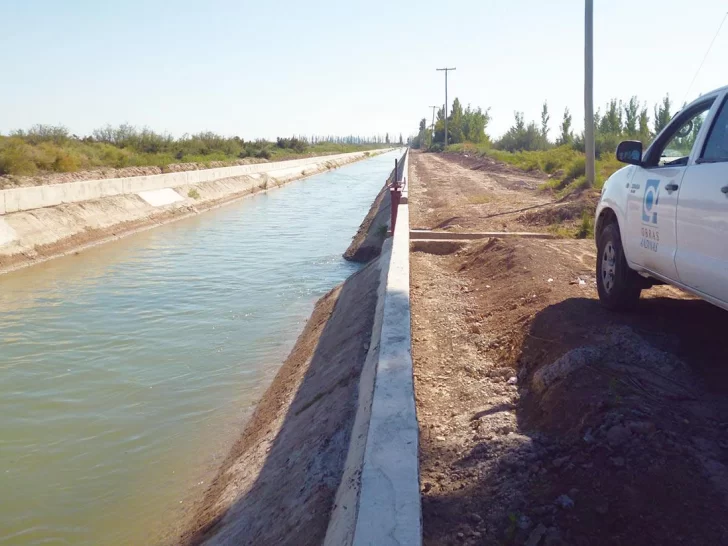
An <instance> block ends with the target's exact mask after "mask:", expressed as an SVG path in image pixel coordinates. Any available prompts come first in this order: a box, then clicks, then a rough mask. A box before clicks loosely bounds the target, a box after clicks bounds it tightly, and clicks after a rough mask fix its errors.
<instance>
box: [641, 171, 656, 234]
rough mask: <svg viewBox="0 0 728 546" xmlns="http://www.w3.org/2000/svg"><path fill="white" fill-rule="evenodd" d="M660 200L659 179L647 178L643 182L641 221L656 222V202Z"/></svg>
mask: <svg viewBox="0 0 728 546" xmlns="http://www.w3.org/2000/svg"><path fill="white" fill-rule="evenodd" d="M659 200H660V181H659V180H648V181H647V184H645V196H644V197H643V198H642V221H643V222H644V223H646V224H657V210H656V207H657V203H658V202H659Z"/></svg>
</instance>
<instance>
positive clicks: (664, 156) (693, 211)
mask: <svg viewBox="0 0 728 546" xmlns="http://www.w3.org/2000/svg"><path fill="white" fill-rule="evenodd" d="M617 159H619V160H620V161H622V162H624V163H628V164H629V166H627V167H624V168H623V169H620V170H619V171H617V172H616V173H614V174H613V175H612V176H611V177H610V178H609V180H607V182H606V183H605V184H604V188H603V190H602V196H601V199H600V201H599V205H598V207H597V211H596V221H595V229H594V232H595V237H596V242H597V288H598V291H599V299H600V300H601V301H602V303H603V304H604V305H605V306H606V307H608V308H611V309H629V308H632V307H634V306H635V305H636V304H637V302H638V300H639V297H640V292H641V291H642V290H643V289H645V288H649V287H651V286H653V285H655V284H662V283H669V284H672V285H675V286H677V287H679V288H682V289H683V290H686V291H687V292H690V293H692V294H695V295H696V296H699V297H701V298H703V299H705V300H706V301H709V302H710V303H713V304H715V305H717V306H719V307H722V308H723V309H726V310H728V87H723V88H721V89H718V90H716V91H713V92H711V93H708V94H706V95H703V96H701V97H700V98H699V99H697V100H696V101H695V102H693V103H691V104H689V105H687V106H686V107H685V108H683V109H682V110H681V111H680V112H678V113H677V114H676V115H675V117H674V118H673V119H672V121H671V122H670V123H669V124H668V125H667V127H665V129H663V131H662V132H661V133H660V134H659V135H657V137H656V138H655V140H654V141H653V142H652V144H650V146H649V147H648V148H647V150H646V151H645V152H644V153H643V152H642V143H641V142H638V141H625V142H622V143H620V145H619V146H618V148H617Z"/></svg>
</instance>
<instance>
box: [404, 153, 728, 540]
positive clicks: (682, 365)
mask: <svg viewBox="0 0 728 546" xmlns="http://www.w3.org/2000/svg"><path fill="white" fill-rule="evenodd" d="M449 166H450V167H449ZM448 168H451V170H452V172H453V173H455V175H460V174H461V173H462V170H470V171H471V172H469V173H468V176H467V177H464V179H463V182H462V185H463V187H464V188H466V189H465V190H463V189H461V188H458V185H459V182H458V178H457V176H452V177H451V179H450V180H449V181H447V179H448V175H447V174H445V173H446V172H447V170H448ZM410 169H411V170H410V176H411V182H410V183H411V187H410V208H411V214H412V216H413V218H415V219H419V221H420V224H418V223H417V220H414V221H413V226H418V227H420V226H422V224H423V223H425V222H427V221H433V220H439V219H440V218H442V219H445V218H449V217H457V218H458V219H459V220H458V225H460V226H463V230H466V229H472V230H474V229H483V225H482V218H476V219H473V218H472V216H478V215H479V209H477V208H473V206H472V205H471V204H470V203H468V202H467V195H469V194H470V192H471V191H472V190H471V189H470V188H477V191H480V189H479V188H484V187H489V188H492V189H490V190H489V191H491V192H492V194H494V195H496V196H497V199H498V206H499V207H501V208H503V209H507V207H508V206H509V203H510V202H511V201H509V199H510V197H509V196H511V195H513V194H516V195H513V201H512V203H513V206H514V207H519V206H521V205H523V204H524V203H527V202H529V201H531V202H538V200H539V199H540V198H541V197H540V196H539V195H538V192H536V191H535V190H534V189H533V188H532V187H529V186H524V188H523V190H522V191H521V190H518V189H517V188H514V187H512V186H509V184H510V182H509V181H505V182H500V181H499V179H498V178H497V177H494V176H493V174H491V173H490V172H489V171H488V170H487V169H480V170H479V171H475V172H473V171H472V170H471V169H466V168H463V167H462V165H458V164H457V163H454V162H452V163H451V162H449V161H447V160H445V159H442V158H441V157H436V156H433V155H424V154H413V155H412V157H411V167H410ZM505 169H509V168H508V167H505ZM413 172H414V173H415V174H416V176H415V177H413V176H412V175H413ZM495 174H496V175H499V173H498V172H496V173H495ZM509 176H517V175H514V174H512V173H509ZM478 177H481V178H482V180H479V179H478ZM443 180H445V181H446V183H447V184H449V187H446V188H442V187H441V185H442V184H443ZM499 185H500V187H499ZM443 190H444V192H445V193H444V194H442V193H441V191H443ZM519 193H523V195H518V194H519ZM447 194H452V195H455V196H457V199H456V200H453V201H443V202H441V203H440V204H439V205H437V203H436V202H434V201H433V196H435V198H437V196H438V195H447ZM443 199H444V198H443ZM486 220H487V219H486ZM512 222H513V224H510V225H509V229H514V228H518V227H519V226H520V224H519V223H518V222H517V221H516V220H512ZM486 225H487V222H486ZM510 226H513V227H510ZM422 227H428V226H427V225H426V224H425V225H424V226H422ZM486 229H492V228H490V227H489V228H486ZM423 246H424V245H420V246H418V244H415V245H413V254H412V260H411V267H412V271H411V277H412V278H411V281H412V287H411V290H412V336H413V356H414V368H415V388H416V397H417V411H418V419H419V423H420V430H421V437H420V472H421V491H422V501H423V521H424V543H425V544H426V545H441V544H483V545H515V544H518V545H523V544H526V545H529V546H537V545H541V546H543V545H549V546H552V545H558V544H563V545H607V544H610V545H612V544H614V545H643V544H644V545H666V544H679V545H707V544H710V545H718V544H728V517H727V516H728V504H727V500H726V493H728V467H726V465H727V464H728V439H726V433H727V432H728V397H726V392H727V391H728V345H726V344H725V342H724V338H723V336H724V335H725V334H724V332H725V331H726V329H727V328H728V313H725V312H723V311H721V310H719V309H717V308H715V307H713V306H711V305H709V304H707V303H704V302H702V301H700V300H697V299H694V298H691V297H689V296H686V295H685V294H683V293H681V292H680V291H678V290H676V289H674V288H671V287H656V288H653V289H651V290H649V291H646V292H644V293H643V301H642V302H641V305H640V307H639V309H638V310H637V311H636V312H634V313H632V314H617V313H611V312H608V311H606V310H604V309H602V308H601V306H600V305H599V303H598V300H597V296H596V289H595V278H594V261H595V250H594V243H593V241H591V240H561V239H559V240H549V241H543V240H526V239H502V240H501V239H491V240H487V241H481V242H476V243H471V244H469V245H452V246H451V247H450V248H449V249H446V251H447V252H449V253H446V254H442V255H435V254H432V253H429V252H427V251H426V250H427V247H426V246H424V250H422V248H423Z"/></svg>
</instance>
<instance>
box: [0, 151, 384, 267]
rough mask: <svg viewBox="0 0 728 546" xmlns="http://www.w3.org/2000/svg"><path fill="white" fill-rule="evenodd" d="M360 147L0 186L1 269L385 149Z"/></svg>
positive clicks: (181, 215)
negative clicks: (261, 160)
mask: <svg viewBox="0 0 728 546" xmlns="http://www.w3.org/2000/svg"><path fill="white" fill-rule="evenodd" d="M386 151H388V150H377V151H375V152H356V153H351V154H340V155H336V156H322V157H318V158H306V159H299V160H293V161H281V162H277V163H265V164H253V165H240V166H236V167H223V168H220V169H208V170H205V171H186V172H179V173H167V174H160V175H153V176H140V177H133V178H123V179H105V180H87V181H81V182H69V183H66V184H56V185H53V186H37V187H24V188H15V189H11V190H2V191H0V273H4V272H7V271H11V270H13V269H18V268H21V267H26V266H28V265H32V264H35V263H39V262H42V261H45V260H48V259H51V258H55V257H58V256H63V255H65V254H69V253H74V252H78V251H80V250H82V249H84V248H87V247H89V246H93V245H96V244H100V243H103V242H107V241H110V240H113V239H117V238H119V237H123V236H125V235H129V234H130V233H134V232H136V231H139V230H142V229H149V228H151V227H154V226H156V225H159V224H162V223H167V222H171V221H174V220H178V219H182V218H185V217H188V216H190V215H193V214H199V213H200V212H202V211H205V210H209V209H211V208H214V207H217V206H220V205H223V204H225V203H228V202H230V201H233V200H236V199H239V198H241V197H244V196H246V195H249V194H252V193H256V192H259V191H264V190H267V189H270V188H274V187H277V186H280V185H282V184H285V183H287V182H290V181H292V180H297V179H300V178H304V177H308V176H312V175H315V174H318V173H321V172H324V171H327V170H330V169H334V168H337V167H341V166H343V165H346V164H348V163H352V162H354V161H359V160H361V159H365V158H367V157H370V156H371V155H374V154H378V153H384V152H386Z"/></svg>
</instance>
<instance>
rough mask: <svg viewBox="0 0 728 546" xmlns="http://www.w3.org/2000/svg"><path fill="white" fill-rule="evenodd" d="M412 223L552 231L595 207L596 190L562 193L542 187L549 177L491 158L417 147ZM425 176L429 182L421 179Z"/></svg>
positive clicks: (452, 228)
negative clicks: (420, 150)
mask: <svg viewBox="0 0 728 546" xmlns="http://www.w3.org/2000/svg"><path fill="white" fill-rule="evenodd" d="M411 157H412V162H411V166H410V173H409V176H410V199H411V200H412V202H413V203H417V206H416V207H411V208H412V210H411V213H410V214H411V221H410V223H411V226H412V227H413V228H424V229H434V230H446V231H462V232H474V231H538V232H543V231H550V230H553V228H554V227H555V226H556V225H557V224H558V226H560V227H562V228H573V227H574V226H575V225H576V224H577V223H578V221H579V220H580V219H581V215H582V213H583V211H584V210H589V212H592V211H593V209H594V206H595V205H596V199H597V194H596V193H595V192H583V193H582V194H579V195H576V196H570V197H568V198H565V199H557V198H556V197H555V196H554V195H552V194H551V193H549V192H544V191H541V190H539V186H541V185H542V184H543V183H544V182H546V181H547V180H548V177H547V176H546V175H543V174H540V173H538V174H534V173H527V172H524V171H521V170H519V169H516V168H515V167H511V166H510V165H505V164H503V163H498V162H497V161H495V160H493V159H490V158H475V157H466V156H463V155H460V154H427V153H413V154H412V156H411ZM422 180H425V182H426V183H423V182H420V181H422Z"/></svg>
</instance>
